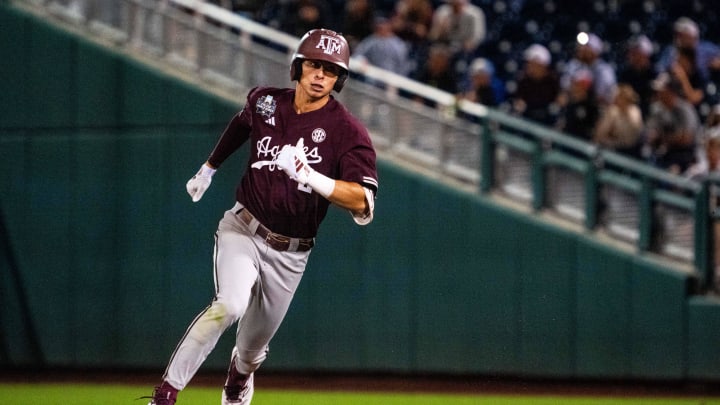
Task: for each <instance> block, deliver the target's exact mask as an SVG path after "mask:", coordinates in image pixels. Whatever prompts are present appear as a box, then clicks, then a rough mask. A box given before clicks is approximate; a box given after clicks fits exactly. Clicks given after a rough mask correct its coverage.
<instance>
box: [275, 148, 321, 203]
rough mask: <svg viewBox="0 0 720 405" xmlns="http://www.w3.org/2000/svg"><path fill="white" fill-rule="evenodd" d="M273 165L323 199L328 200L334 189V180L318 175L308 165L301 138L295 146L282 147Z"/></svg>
mask: <svg viewBox="0 0 720 405" xmlns="http://www.w3.org/2000/svg"><path fill="white" fill-rule="evenodd" d="M275 163H276V164H277V166H278V167H279V168H280V169H282V171H284V172H285V174H287V175H288V177H290V178H291V179H293V180H295V181H297V182H298V183H300V184H302V185H305V186H310V187H311V188H312V189H313V190H315V192H317V193H318V194H320V195H321V196H323V197H325V198H328V197H329V196H330V194H332V192H333V190H334V189H335V180H333V179H331V178H329V177H327V176H325V175H324V174H321V173H318V172H317V171H315V169H313V168H312V167H310V165H309V164H308V161H307V156H305V143H304V141H303V138H300V139H299V140H298V142H297V145H295V146H290V145H285V146H283V148H282V149H281V150H280V153H278V156H277V158H276V162H275Z"/></svg>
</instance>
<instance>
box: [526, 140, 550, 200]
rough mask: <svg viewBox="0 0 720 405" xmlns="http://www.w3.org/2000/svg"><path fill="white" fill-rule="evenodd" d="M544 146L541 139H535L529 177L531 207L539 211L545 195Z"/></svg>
mask: <svg viewBox="0 0 720 405" xmlns="http://www.w3.org/2000/svg"><path fill="white" fill-rule="evenodd" d="M544 154H545V148H544V147H543V141H542V140H541V139H536V140H535V149H534V150H533V152H532V169H531V172H530V177H531V179H532V195H533V197H532V207H533V210H535V211H540V210H541V209H542V208H543V207H544V206H545V196H546V195H547V190H546V187H547V181H546V176H545V171H546V167H545V159H544Z"/></svg>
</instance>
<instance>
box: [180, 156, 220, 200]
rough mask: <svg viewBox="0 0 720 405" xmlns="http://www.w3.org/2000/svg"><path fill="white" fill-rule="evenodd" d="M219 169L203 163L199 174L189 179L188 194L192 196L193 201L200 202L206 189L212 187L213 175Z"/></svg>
mask: <svg viewBox="0 0 720 405" xmlns="http://www.w3.org/2000/svg"><path fill="white" fill-rule="evenodd" d="M216 171H217V170H216V169H213V168H211V167H210V166H208V165H206V164H203V165H202V166H200V170H198V172H197V174H196V175H194V176H193V177H192V178H191V179H190V180H188V182H187V184H186V185H185V188H187V192H188V194H190V197H192V200H193V202H198V201H200V199H201V198H202V196H203V194H205V191H206V190H207V189H208V187H210V183H212V176H213V174H215V172H216Z"/></svg>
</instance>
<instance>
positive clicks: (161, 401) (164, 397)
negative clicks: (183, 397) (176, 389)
mask: <svg viewBox="0 0 720 405" xmlns="http://www.w3.org/2000/svg"><path fill="white" fill-rule="evenodd" d="M143 398H148V397H143ZM149 398H150V402H148V405H175V399H176V398H177V393H173V392H170V391H165V390H161V389H160V387H155V391H153V394H152V397H149Z"/></svg>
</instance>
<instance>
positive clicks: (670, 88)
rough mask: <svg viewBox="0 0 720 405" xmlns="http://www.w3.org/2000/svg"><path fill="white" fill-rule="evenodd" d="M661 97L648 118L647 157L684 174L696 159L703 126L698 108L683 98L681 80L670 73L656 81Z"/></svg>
mask: <svg viewBox="0 0 720 405" xmlns="http://www.w3.org/2000/svg"><path fill="white" fill-rule="evenodd" d="M653 89H654V90H655V91H656V94H657V101H655V102H653V104H652V105H651V106H650V115H649V116H648V119H647V124H646V130H647V139H646V141H647V146H648V150H647V151H646V152H645V155H646V156H645V157H646V158H648V159H649V160H650V161H652V162H654V163H655V164H657V166H659V167H661V168H664V169H667V170H668V171H670V172H672V173H675V174H680V173H683V172H684V171H685V170H687V169H688V167H690V165H692V164H693V163H694V162H695V160H696V159H695V138H696V134H697V132H698V130H699V129H700V126H699V123H700V120H699V117H698V115H697V112H696V111H695V108H694V107H693V106H692V105H691V104H690V103H689V102H687V101H686V100H685V99H684V98H682V97H681V96H680V95H679V93H680V91H681V90H680V86H679V84H678V83H677V82H676V81H674V80H673V79H672V77H671V76H670V75H669V74H668V73H666V72H663V73H660V75H658V78H657V79H655V81H654V82H653Z"/></svg>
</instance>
